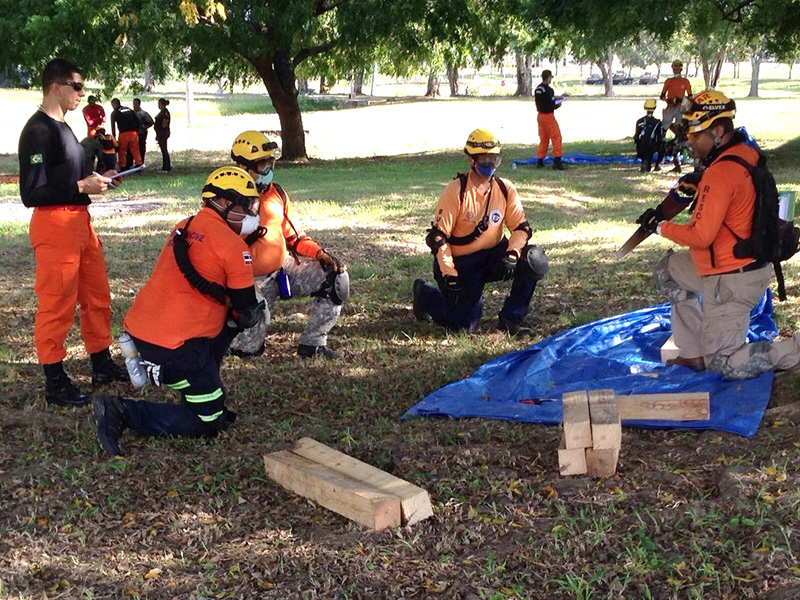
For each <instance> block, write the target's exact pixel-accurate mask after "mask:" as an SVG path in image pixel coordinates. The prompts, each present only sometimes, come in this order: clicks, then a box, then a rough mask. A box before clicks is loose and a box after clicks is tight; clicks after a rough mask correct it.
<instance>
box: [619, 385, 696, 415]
mask: <svg viewBox="0 0 800 600" xmlns="http://www.w3.org/2000/svg"><path fill="white" fill-rule="evenodd" d="M616 399H617V410H618V411H619V417H620V419H626V420H632V419H650V420H661V421H707V420H708V419H710V418H711V409H710V407H709V395H708V392H682V393H676V394H631V395H629V396H617V397H616Z"/></svg>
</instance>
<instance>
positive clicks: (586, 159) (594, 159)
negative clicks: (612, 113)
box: [511, 152, 672, 170]
mask: <svg viewBox="0 0 800 600" xmlns="http://www.w3.org/2000/svg"><path fill="white" fill-rule="evenodd" d="M537 160H538V159H537V158H536V157H535V156H531V157H530V158H523V159H520V160H513V161H511V169H512V170H514V169H516V168H517V166H518V165H533V164H536V161H537ZM561 160H562V162H565V163H567V164H570V165H607V164H612V163H614V164H623V165H632V164H635V163H639V162H641V161H640V160H639V159H638V158H632V157H630V156H624V155H622V154H615V155H613V156H596V155H594V154H583V153H581V152H573V153H572V154H565V155H564V156H562V157H561ZM544 162H545V164H548V165H549V164H551V163H552V162H553V159H552V158H551V157H549V156H548V157H547V158H545V159H544ZM664 162H666V163H670V162H672V157H671V156H667V157H665V158H664Z"/></svg>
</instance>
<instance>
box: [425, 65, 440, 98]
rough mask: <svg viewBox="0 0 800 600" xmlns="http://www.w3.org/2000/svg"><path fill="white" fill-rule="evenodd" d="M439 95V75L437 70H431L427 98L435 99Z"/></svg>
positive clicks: (426, 91) (426, 92)
mask: <svg viewBox="0 0 800 600" xmlns="http://www.w3.org/2000/svg"><path fill="white" fill-rule="evenodd" d="M438 95H439V74H438V73H437V72H436V69H431V70H430V73H428V87H427V89H426V90H425V97H426V98H435V97H436V96H438Z"/></svg>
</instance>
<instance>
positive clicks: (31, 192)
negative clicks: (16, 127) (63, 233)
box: [18, 111, 91, 208]
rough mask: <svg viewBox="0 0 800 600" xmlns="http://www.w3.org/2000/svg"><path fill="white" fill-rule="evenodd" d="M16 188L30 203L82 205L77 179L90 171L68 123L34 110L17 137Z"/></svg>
mask: <svg viewBox="0 0 800 600" xmlns="http://www.w3.org/2000/svg"><path fill="white" fill-rule="evenodd" d="M18 151H19V192H20V196H21V197H22V203H23V204H24V205H25V206H27V207H29V208H30V207H32V206H63V205H78V206H85V205H87V204H89V203H90V202H91V200H90V199H89V196H88V195H87V194H80V193H78V181H79V180H80V179H83V178H84V177H86V176H87V175H89V170H88V167H87V165H86V155H85V153H84V151H83V147H82V146H81V144H80V142H78V138H76V137H75V134H74V133H72V129H70V127H69V125H67V124H66V123H62V122H61V121H56V120H55V119H52V118H51V117H49V116H47V115H46V114H45V113H44V112H42V111H37V112H36V113H35V114H34V115H33V116H32V117H31V118H30V119H29V120H28V122H27V123H26V124H25V127H24V128H23V130H22V135H20V137H19V149H18Z"/></svg>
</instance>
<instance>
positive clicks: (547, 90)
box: [533, 83, 560, 113]
mask: <svg viewBox="0 0 800 600" xmlns="http://www.w3.org/2000/svg"><path fill="white" fill-rule="evenodd" d="M555 95H556V94H555V92H554V91H553V88H551V87H550V86H549V85H547V84H546V83H540V84H539V85H537V86H536V90H535V91H534V92H533V98H534V100H535V101H536V110H537V111H539V112H540V113H551V112H554V111H555V110H556V109H557V108H558V107H559V106H560V105H559V104H557V103H556V101H555Z"/></svg>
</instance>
